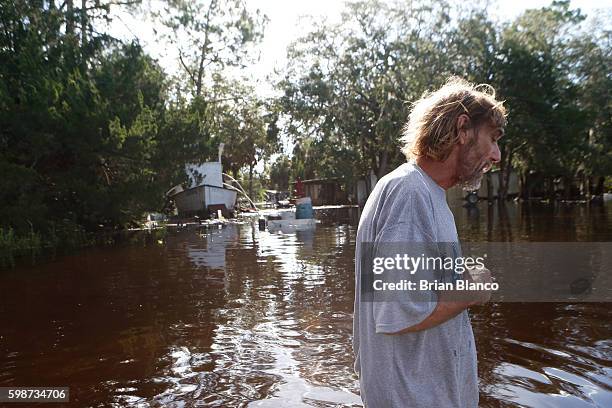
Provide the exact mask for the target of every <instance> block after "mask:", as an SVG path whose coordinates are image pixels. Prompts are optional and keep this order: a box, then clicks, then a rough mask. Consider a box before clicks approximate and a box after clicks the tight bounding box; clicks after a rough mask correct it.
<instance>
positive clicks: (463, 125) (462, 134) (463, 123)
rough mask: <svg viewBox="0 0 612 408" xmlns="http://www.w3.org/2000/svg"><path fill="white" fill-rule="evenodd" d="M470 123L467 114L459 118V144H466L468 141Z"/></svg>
mask: <svg viewBox="0 0 612 408" xmlns="http://www.w3.org/2000/svg"><path fill="white" fill-rule="evenodd" d="M469 123H470V117H469V116H468V115H466V114H465V113H463V114H461V115H459V117H458V118H457V136H458V138H459V140H458V142H459V144H466V143H467V140H468V135H467V128H468V124H469Z"/></svg>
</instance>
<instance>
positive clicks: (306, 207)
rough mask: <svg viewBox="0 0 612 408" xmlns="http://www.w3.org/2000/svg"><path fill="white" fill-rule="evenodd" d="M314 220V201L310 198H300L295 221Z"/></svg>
mask: <svg viewBox="0 0 612 408" xmlns="http://www.w3.org/2000/svg"><path fill="white" fill-rule="evenodd" d="M309 218H314V210H313V209H312V200H311V199H310V197H304V198H299V199H297V200H296V201H295V219H296V220H304V219H309Z"/></svg>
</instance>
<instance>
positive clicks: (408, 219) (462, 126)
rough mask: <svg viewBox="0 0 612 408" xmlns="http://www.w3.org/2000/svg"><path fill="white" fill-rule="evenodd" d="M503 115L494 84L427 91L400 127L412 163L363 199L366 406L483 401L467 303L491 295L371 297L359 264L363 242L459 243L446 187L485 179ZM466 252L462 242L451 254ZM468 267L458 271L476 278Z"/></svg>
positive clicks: (467, 407) (356, 328)
mask: <svg viewBox="0 0 612 408" xmlns="http://www.w3.org/2000/svg"><path fill="white" fill-rule="evenodd" d="M505 116H506V112H505V109H504V107H503V106H502V104H501V103H500V102H498V101H496V100H495V95H494V90H493V89H492V88H491V87H489V86H474V85H473V84H470V83H468V82H466V81H464V80H461V79H458V78H451V79H449V80H448V81H447V83H446V84H445V85H444V86H443V87H442V88H440V89H439V90H437V91H435V92H433V93H428V94H425V95H424V96H423V98H422V99H420V100H419V101H418V102H417V103H416V104H415V105H414V108H413V110H412V113H411V114H410V117H409V121H408V123H407V125H406V126H405V128H404V132H403V137H402V142H403V144H404V147H403V149H402V151H403V152H404V154H405V155H406V156H407V158H408V160H409V161H408V163H404V164H403V165H401V166H400V167H398V168H397V169H395V170H394V171H393V172H391V173H390V174H388V175H386V176H385V177H383V178H381V179H380V181H379V182H378V183H377V185H376V187H375V188H374V191H373V192H372V194H371V195H370V197H369V198H368V200H367V202H366V204H365V207H364V210H363V213H362V215H361V219H360V221H359V228H358V232H357V247H356V265H355V279H356V289H355V315H354V324H353V348H354V351H355V355H356V360H355V371H356V372H357V373H358V374H359V376H360V384H361V397H362V399H363V401H364V403H365V405H366V407H368V408H378V407H383V408H387V407H402V408H403V407H410V408H415V407H425V408H432V407H442V408H444V407H458V408H471V407H477V406H478V378H477V370H476V349H475V345H474V335H473V333H472V328H471V324H470V320H469V316H468V313H467V309H468V308H469V307H470V306H473V305H476V304H482V303H484V302H486V301H487V300H488V296H489V294H488V293H485V294H484V295H483V294H482V293H477V294H475V295H476V297H472V298H469V299H466V298H460V299H457V298H456V297H454V294H455V293H456V292H450V291H449V292H445V291H435V290H432V291H421V292H418V291H405V292H402V293H401V294H399V295H394V296H400V297H398V298H394V299H387V300H384V301H371V298H370V300H368V299H367V296H366V295H365V293H366V292H367V290H368V288H366V286H367V284H369V282H370V281H369V280H366V282H367V284H366V283H364V285H363V286H362V283H363V282H364V280H365V279H367V278H366V277H365V274H367V273H370V271H368V270H367V267H365V268H364V267H363V265H362V261H363V259H362V257H365V255H364V253H363V251H364V249H363V248H364V247H363V245H365V244H369V243H371V244H373V245H377V246H378V247H381V244H383V245H384V244H389V243H390V244H392V243H395V244H401V243H429V244H436V245H437V244H438V243H456V244H457V247H458V237H457V230H456V227H455V222H454V218H453V215H452V213H451V211H450V210H449V208H448V205H447V203H446V196H445V190H447V189H449V188H450V187H452V186H455V185H460V186H462V187H463V188H464V189H466V190H475V189H477V188H478V187H479V186H480V182H481V180H482V177H483V173H484V172H486V171H487V170H489V169H490V168H491V166H492V164H493V163H496V162H498V161H499V160H500V151H499V147H498V145H497V142H498V140H499V138H500V137H501V136H502V135H503V127H504V125H505ZM453 245H454V244H453ZM459 253H460V248H458V249H456V252H455V253H454V255H455V256H457V255H458V254H459ZM362 269H363V270H362ZM420 273H422V272H420ZM466 275H467V276H463V277H462V278H461V279H468V280H469V279H471V278H470V277H469V275H468V274H466ZM453 279H456V277H454V278H453ZM485 279H490V275H487V276H486V277H485Z"/></svg>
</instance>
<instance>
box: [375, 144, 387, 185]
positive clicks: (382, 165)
mask: <svg viewBox="0 0 612 408" xmlns="http://www.w3.org/2000/svg"><path fill="white" fill-rule="evenodd" d="M388 164H389V152H387V150H383V152H382V154H381V155H380V156H379V161H378V171H377V172H376V177H378V180H380V179H381V178H382V177H383V176H384V175H385V174H386V173H387V165H388Z"/></svg>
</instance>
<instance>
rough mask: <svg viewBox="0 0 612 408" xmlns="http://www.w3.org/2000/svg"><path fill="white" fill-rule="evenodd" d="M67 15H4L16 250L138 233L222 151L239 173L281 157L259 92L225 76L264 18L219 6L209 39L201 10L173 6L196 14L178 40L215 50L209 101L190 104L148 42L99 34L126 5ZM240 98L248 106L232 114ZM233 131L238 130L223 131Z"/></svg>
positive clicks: (8, 212)
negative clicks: (130, 228)
mask: <svg viewBox="0 0 612 408" xmlns="http://www.w3.org/2000/svg"><path fill="white" fill-rule="evenodd" d="M58 3H59V2H56V1H50V2H49V1H46V2H43V1H24V0H19V1H16V2H10V3H3V4H2V7H1V8H0V59H1V60H2V64H1V65H0V171H1V174H2V175H3V177H2V178H1V180H0V228H2V229H3V231H4V232H3V234H4V235H3V240H4V241H5V242H8V243H9V244H7V245H8V246H10V247H14V248H21V246H23V245H22V243H23V242H34V241H36V240H33V239H32V237H38V238H37V240H38V241H36V242H39V243H40V242H42V243H43V244H42V246H43V247H56V246H60V245H61V246H67V247H78V246H81V245H84V244H88V243H91V242H92V240H91V238H90V237H89V235H88V234H89V232H90V231H96V230H100V229H104V230H114V229H118V228H123V227H125V226H127V225H131V224H133V223H135V222H136V221H138V220H139V219H140V218H141V216H142V214H143V213H144V212H145V211H159V210H161V209H162V208H163V206H164V204H165V202H164V201H165V198H164V192H165V191H167V190H168V189H169V188H170V187H172V186H173V185H176V184H177V183H180V182H182V181H184V180H185V174H184V168H185V167H184V166H185V164H186V163H191V162H198V161H204V160H206V159H210V158H211V157H214V156H215V155H216V147H217V144H218V143H219V142H220V141H224V140H225V141H227V142H228V143H229V144H231V145H232V148H235V149H232V152H233V151H234V150H235V152H236V154H239V155H240V157H239V159H237V160H238V161H237V163H232V165H233V166H234V167H235V168H236V169H237V171H240V170H242V168H243V167H246V168H249V167H250V168H252V167H253V166H254V165H255V164H257V161H258V160H262V159H263V158H265V157H267V155H269V154H270V152H272V151H274V149H276V147H275V146H276V145H277V142H276V137H277V134H278V132H277V131H275V130H274V128H273V126H272V127H268V123H271V120H269V119H267V118H266V117H265V111H264V107H263V106H262V104H261V102H259V101H257V100H256V99H255V98H254V97H253V90H252V89H249V88H246V87H244V86H242V85H240V86H234V85H236V84H231V85H229V84H226V83H225V82H224V80H223V78H222V77H221V76H220V75H219V74H218V73H215V70H216V69H220V68H222V67H224V66H225V65H231V64H238V63H239V62H240V61H242V59H243V57H244V49H243V46H244V45H245V44H247V43H250V42H253V41H255V40H257V39H258V38H259V37H260V34H261V33H260V23H261V21H260V20H261V19H263V17H262V16H260V15H257V16H255V17H254V16H250V15H249V14H248V13H246V11H245V8H244V5H243V4H242V3H240V2H231V4H230V5H229V7H230V8H229V9H225V6H226V4H225V2H218V1H213V2H212V3H211V4H210V7H211V10H212V9H214V13H213V12H211V13H210V15H209V16H208V17H207V24H208V25H207V26H206V27H204V28H203V26H199V25H198V24H199V23H198V22H197V21H196V20H197V19H199V18H200V17H201V16H200V15H199V14H198V13H196V11H197V10H196V9H194V7H196V6H195V4H194V3H192V2H188V3H184V2H171V3H170V4H169V6H170V7H172V8H173V10H176V11H177V12H179V13H182V11H185V13H186V14H184V16H185V19H186V20H185V21H184V25H183V26H182V27H178V26H177V27H176V28H177V29H186V30H191V32H192V33H194V35H195V32H196V31H198V30H205V31H206V30H207V33H208V34H204V35H208V38H209V41H212V40H214V42H210V43H209V44H208V45H203V48H202V49H201V50H203V51H206V57H205V60H206V61H208V62H210V64H211V66H210V67H209V66H208V63H206V64H204V66H203V67H201V70H200V72H201V73H202V75H203V78H205V79H206V81H204V82H202V84H201V90H204V89H206V91H207V92H206V97H205V96H204V95H199V94H198V93H196V95H195V97H193V98H188V99H186V98H184V97H182V96H181V95H180V93H177V94H174V95H173V94H172V92H171V87H172V86H173V85H176V84H175V83H174V84H173V83H172V82H171V81H170V80H169V79H168V78H167V75H166V74H165V73H164V72H163V70H162V69H161V68H160V66H159V65H158V64H157V63H156V62H155V61H154V60H153V59H152V58H151V57H149V56H148V55H147V54H146V53H145V52H144V51H143V49H142V47H141V46H140V45H139V44H138V42H131V43H122V42H120V41H118V40H115V39H112V38H111V37H110V36H109V35H107V34H105V33H100V32H98V30H97V29H98V28H99V27H102V24H101V23H102V22H105V21H107V20H108V19H110V16H111V13H110V11H111V8H114V7H124V5H121V4H120V3H116V2H112V1H96V2H93V1H85V2H74V1H67V2H65V3H61V5H60V4H58ZM77 3H78V4H77ZM83 6H84V8H83ZM127 7H129V5H128V6H127ZM172 16H175V15H174V14H169V15H168V17H169V18H170V17H172ZM194 19H195V20H194ZM94 28H95V29H94ZM200 34H202V33H200ZM198 38H199V37H198ZM218 41H221V42H223V41H230V42H231V44H229V43H228V44H226V45H228V46H229V47H230V48H232V47H237V48H236V49H235V50H234V51H235V52H234V51H228V50H227V49H226V50H223V44H221V43H219V42H218ZM241 47H242V48H241ZM239 48H240V49H239ZM183 56H184V57H185V55H183ZM192 62H193V61H192ZM178 88H179V89H180V88H181V86H180V85H179V86H178ZM235 89H241V91H240V92H239V95H238V97H240V98H243V99H244V100H248V103H246V104H242V103H241V102H239V101H238V100H236V101H235V103H233V104H231V103H229V102H228V103H224V102H223V100H225V99H227V98H234V97H235V96H236V95H234V94H232V92H234V93H235ZM208 91H210V92H208ZM213 94H215V95H213ZM247 96H248V98H247ZM230 119H231V120H232V123H231V125H232V127H231V128H227V129H226V128H224V127H223V126H220V124H221V123H224V122H227V121H229V120H230ZM272 122H273V121H272ZM32 245H33V246H40V245H38V244H37V243H34V244H32Z"/></svg>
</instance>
